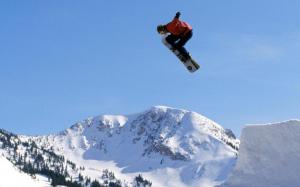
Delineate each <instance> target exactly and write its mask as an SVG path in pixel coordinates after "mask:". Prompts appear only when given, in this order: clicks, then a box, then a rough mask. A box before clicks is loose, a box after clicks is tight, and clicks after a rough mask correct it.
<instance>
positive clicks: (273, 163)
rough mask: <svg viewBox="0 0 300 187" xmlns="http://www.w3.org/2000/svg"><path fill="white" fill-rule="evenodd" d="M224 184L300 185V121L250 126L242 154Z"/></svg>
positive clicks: (243, 139)
mask: <svg viewBox="0 0 300 187" xmlns="http://www.w3.org/2000/svg"><path fill="white" fill-rule="evenodd" d="M221 186H222V187H299V186H300V121H298V120H291V121H287V122H282V123H277V124H267V125H250V126H246V127H245V128H244V129H243V131H242V135H241V144H240V150H239V156H238V160H237V163H236V166H235V168H234V169H233V172H232V174H231V175H230V177H229V179H228V181H227V182H226V183H225V184H223V185H221Z"/></svg>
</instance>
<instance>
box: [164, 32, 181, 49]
mask: <svg viewBox="0 0 300 187" xmlns="http://www.w3.org/2000/svg"><path fill="white" fill-rule="evenodd" d="M177 40H179V37H178V36H175V35H173V34H170V35H169V36H167V37H166V41H167V42H168V43H169V44H170V45H171V46H172V47H173V48H175V49H177V48H176V44H175V42H176V41H177ZM172 50H174V49H172Z"/></svg>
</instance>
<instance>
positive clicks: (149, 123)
mask: <svg viewBox="0 0 300 187" xmlns="http://www.w3.org/2000/svg"><path fill="white" fill-rule="evenodd" d="M27 138H33V139H34V140H35V141H36V143H37V144H40V145H42V146H44V147H48V148H53V150H54V151H55V152H56V153H58V154H62V155H64V156H65V157H67V158H68V159H69V160H71V161H73V162H75V163H76V164H77V165H78V166H84V167H85V170H84V171H82V174H83V175H85V176H90V177H92V178H96V179H98V180H100V181H101V171H103V170H104V169H108V170H109V171H113V172H114V174H115V176H116V177H117V178H118V179H121V180H122V181H133V179H134V177H135V176H137V175H138V174H142V176H143V177H144V178H146V179H148V180H150V181H151V182H152V184H153V186H155V187H156V186H160V187H163V186H172V187H173V186H174V187H177V186H178V187H185V186H189V187H192V186H197V187H202V186H203V187H206V186H213V185H216V184H221V183H223V182H224V181H225V180H226V179H227V176H228V174H229V172H230V171H231V169H232V168H233V166H234V163H235V161H236V154H237V151H236V150H234V149H233V148H232V147H231V146H229V145H228V143H230V144H232V145H236V146H238V143H239V142H238V140H236V139H234V138H232V137H229V136H228V135H227V134H226V133H225V130H224V129H223V128H222V127H221V126H220V125H218V124H217V123H215V122H213V121H212V120H209V119H207V118H206V117H204V116H202V115H200V114H198V113H195V112H190V111H187V110H180V109H175V108H170V107H165V106H156V107H152V108H151V109H149V110H147V111H145V112H142V113H138V114H134V115H127V116H123V115H104V116H98V117H93V118H88V119H86V120H83V121H81V122H78V123H76V124H75V125H73V126H72V127H71V128H70V129H67V130H65V131H64V132H62V133H60V134H57V135H49V136H39V137H27ZM128 185H129V186H131V185H130V184H128Z"/></svg>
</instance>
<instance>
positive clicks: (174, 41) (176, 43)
mask: <svg viewBox="0 0 300 187" xmlns="http://www.w3.org/2000/svg"><path fill="white" fill-rule="evenodd" d="M192 36H193V32H192V31H190V32H188V33H186V34H185V35H183V36H175V35H173V34H170V35H169V36H167V38H166V41H167V42H168V43H169V44H171V45H172V47H173V48H175V49H177V50H178V51H179V52H180V53H181V54H182V55H183V56H184V57H185V58H189V56H190V55H189V53H188V52H187V50H186V49H185V48H184V47H183V46H184V45H185V44H186V42H188V41H189V39H191V37H192Z"/></svg>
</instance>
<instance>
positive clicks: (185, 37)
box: [157, 12, 200, 72]
mask: <svg viewBox="0 0 300 187" xmlns="http://www.w3.org/2000/svg"><path fill="white" fill-rule="evenodd" d="M179 17H180V12H177V13H176V15H175V17H174V19H173V20H172V21H171V22H170V23H168V24H166V25H158V26H157V32H158V33H159V34H161V35H163V40H162V41H163V43H164V44H165V45H166V47H168V48H169V49H170V50H171V51H172V52H173V53H174V54H175V55H176V56H177V57H178V58H179V59H180V61H181V62H182V63H183V64H184V65H185V67H186V68H187V69H188V70H189V71H190V72H195V71H197V70H198V69H199V67H200V66H199V65H198V64H197V62H196V61H195V60H194V59H193V58H192V57H191V55H190V54H189V52H188V51H187V50H186V49H185V48H184V45H185V44H186V43H187V42H188V41H189V39H191V37H192V36H193V30H192V27H191V26H190V25H189V24H188V23H186V22H184V21H181V20H179Z"/></svg>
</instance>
